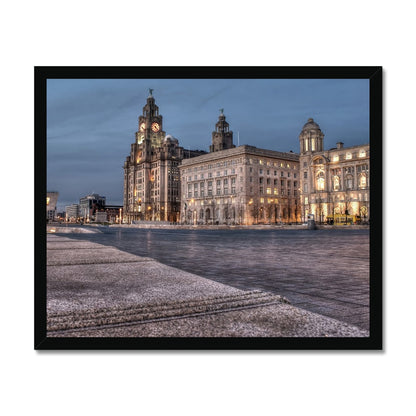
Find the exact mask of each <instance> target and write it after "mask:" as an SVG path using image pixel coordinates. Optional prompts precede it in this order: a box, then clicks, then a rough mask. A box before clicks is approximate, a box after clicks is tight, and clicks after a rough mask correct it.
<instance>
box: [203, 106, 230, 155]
mask: <svg viewBox="0 0 416 416" xmlns="http://www.w3.org/2000/svg"><path fill="white" fill-rule="evenodd" d="M220 113H221V114H220V116H219V118H218V122H217V124H216V125H215V131H213V132H212V145H211V146H210V147H209V151H210V152H218V151H219V150H225V149H231V148H233V147H235V145H234V144H233V132H232V131H230V125H229V124H228V123H227V122H226V121H225V115H224V109H223V108H221V109H220Z"/></svg>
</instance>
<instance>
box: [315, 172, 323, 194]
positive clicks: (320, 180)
mask: <svg viewBox="0 0 416 416" xmlns="http://www.w3.org/2000/svg"><path fill="white" fill-rule="evenodd" d="M316 189H317V190H318V191H323V190H325V175H324V173H323V172H322V171H321V172H319V173H318V174H317V175H316Z"/></svg>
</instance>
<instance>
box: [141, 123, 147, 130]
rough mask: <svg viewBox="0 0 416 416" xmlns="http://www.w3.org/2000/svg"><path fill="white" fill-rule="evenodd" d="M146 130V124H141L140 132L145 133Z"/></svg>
mask: <svg viewBox="0 0 416 416" xmlns="http://www.w3.org/2000/svg"><path fill="white" fill-rule="evenodd" d="M145 128H146V124H144V123H142V124H140V131H144V129H145Z"/></svg>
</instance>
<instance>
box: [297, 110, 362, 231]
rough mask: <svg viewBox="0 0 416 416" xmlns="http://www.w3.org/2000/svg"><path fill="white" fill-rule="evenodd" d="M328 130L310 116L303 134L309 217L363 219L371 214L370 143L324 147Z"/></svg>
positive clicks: (304, 189) (302, 191)
mask: <svg viewBox="0 0 416 416" xmlns="http://www.w3.org/2000/svg"><path fill="white" fill-rule="evenodd" d="M323 140H324V134H323V133H322V130H321V128H320V127H319V125H318V124H317V123H316V122H315V121H314V120H313V119H312V118H310V119H308V121H307V122H306V124H305V125H304V126H303V128H302V131H301V132H300V134H299V147H300V157H299V169H300V198H301V201H300V203H301V206H302V217H303V220H304V221H305V220H306V218H308V216H310V215H313V217H314V219H315V221H317V222H318V223H330V224H332V223H335V224H337V223H359V222H367V221H368V220H369V217H370V181H369V178H370V176H369V175H370V172H369V168H370V146H369V144H365V145H359V146H352V147H348V148H346V147H344V144H343V143H342V142H341V141H340V142H338V143H337V147H336V148H332V149H329V150H324V142H323Z"/></svg>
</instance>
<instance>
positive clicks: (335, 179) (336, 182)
mask: <svg viewBox="0 0 416 416" xmlns="http://www.w3.org/2000/svg"><path fill="white" fill-rule="evenodd" d="M332 185H333V189H334V191H339V176H337V175H335V176H334V177H333V178H332Z"/></svg>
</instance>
